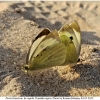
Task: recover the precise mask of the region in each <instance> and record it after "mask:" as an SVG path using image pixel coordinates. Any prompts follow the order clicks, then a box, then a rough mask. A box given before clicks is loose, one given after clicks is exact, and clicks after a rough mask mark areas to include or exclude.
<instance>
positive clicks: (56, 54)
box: [28, 30, 66, 70]
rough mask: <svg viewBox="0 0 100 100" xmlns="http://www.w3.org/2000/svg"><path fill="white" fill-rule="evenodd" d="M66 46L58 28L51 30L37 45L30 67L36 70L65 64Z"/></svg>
mask: <svg viewBox="0 0 100 100" xmlns="http://www.w3.org/2000/svg"><path fill="white" fill-rule="evenodd" d="M37 40H38V39H37ZM65 48H66V47H65V45H64V44H63V43H61V41H60V38H59V35H58V32H57V31H56V30H54V31H52V32H50V33H49V34H48V35H47V36H46V37H45V38H44V39H43V40H42V41H41V43H40V44H39V45H38V46H37V48H36V50H35V52H34V53H33V55H32V58H31V59H30V62H29V67H28V68H29V69H33V70H35V69H43V68H47V67H52V66H56V65H61V64H63V63H64V61H65V58H66V55H65V54H66V53H65V52H66V49H65Z"/></svg>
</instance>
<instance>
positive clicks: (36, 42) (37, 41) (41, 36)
mask: <svg viewBox="0 0 100 100" xmlns="http://www.w3.org/2000/svg"><path fill="white" fill-rule="evenodd" d="M49 33H50V31H49V30H48V29H44V30H43V31H41V32H40V33H39V35H38V36H37V37H36V38H35V40H34V41H33V43H32V45H31V47H30V49H29V51H28V55H27V58H26V64H28V62H29V61H30V59H31V57H32V55H33V53H34V52H35V50H36V48H37V46H38V45H39V44H40V43H41V41H42V40H43V39H44V38H45V37H46V35H48V34H49Z"/></svg>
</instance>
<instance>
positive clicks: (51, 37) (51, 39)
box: [32, 30, 60, 59]
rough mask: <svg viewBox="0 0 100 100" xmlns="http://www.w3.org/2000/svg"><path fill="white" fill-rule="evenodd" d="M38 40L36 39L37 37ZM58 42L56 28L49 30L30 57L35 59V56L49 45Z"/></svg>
mask: <svg viewBox="0 0 100 100" xmlns="http://www.w3.org/2000/svg"><path fill="white" fill-rule="evenodd" d="M37 40H38V39H37ZM59 42H60V39H59V36H58V32H57V31H56V30H54V31H52V32H50V33H49V34H48V35H47V36H46V37H45V38H44V39H43V40H42V42H41V43H40V44H39V45H38V46H37V49H36V51H35V52H34V53H33V55H32V58H33V59H35V57H36V56H38V54H39V53H40V52H42V51H43V50H44V49H46V48H47V47H50V46H54V45H56V44H58V43H59Z"/></svg>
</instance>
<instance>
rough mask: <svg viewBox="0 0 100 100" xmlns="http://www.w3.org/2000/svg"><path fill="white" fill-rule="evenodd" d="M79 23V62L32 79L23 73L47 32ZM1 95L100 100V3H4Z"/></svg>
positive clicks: (0, 10) (0, 12)
mask: <svg viewBox="0 0 100 100" xmlns="http://www.w3.org/2000/svg"><path fill="white" fill-rule="evenodd" d="M75 20H76V21H77V22H78V23H79V26H80V28H81V34H82V48H81V54H80V62H79V63H78V64H77V65H76V66H73V67H70V66H62V67H53V68H50V69H46V70H42V71H41V72H38V73H37V72H36V73H34V75H32V76H31V75H28V74H26V73H24V72H23V71H22V70H21V69H22V67H23V65H24V64H25V60H26V55H27V52H28V49H29V47H30V45H31V42H32V40H33V39H34V38H35V37H36V36H37V34H38V33H39V31H41V30H42V29H43V28H49V29H50V30H54V29H57V30H58V29H60V27H61V26H62V25H63V24H65V23H67V24H70V23H71V22H73V21H75ZM0 96H100V2H79V1H77V2H72V1H71V2H67V1H66V2H65V1H64V2H58V1H55V2H53V1H52V2H49V1H47V2H46V1H42V2H39V1H37V2H34V1H33V2H32V1H30V2H0Z"/></svg>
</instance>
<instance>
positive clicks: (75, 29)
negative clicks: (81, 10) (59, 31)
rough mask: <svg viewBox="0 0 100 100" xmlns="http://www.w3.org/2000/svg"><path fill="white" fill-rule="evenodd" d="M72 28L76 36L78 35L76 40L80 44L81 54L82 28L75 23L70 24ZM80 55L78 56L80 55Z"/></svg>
mask: <svg viewBox="0 0 100 100" xmlns="http://www.w3.org/2000/svg"><path fill="white" fill-rule="evenodd" d="M70 27H71V28H72V29H73V31H74V33H75V35H76V38H77V40H78V44H79V53H80V50H81V31H80V27H79V25H78V23H77V22H76V21H75V22H73V23H71V24H70ZM79 53H78V54H79Z"/></svg>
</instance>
